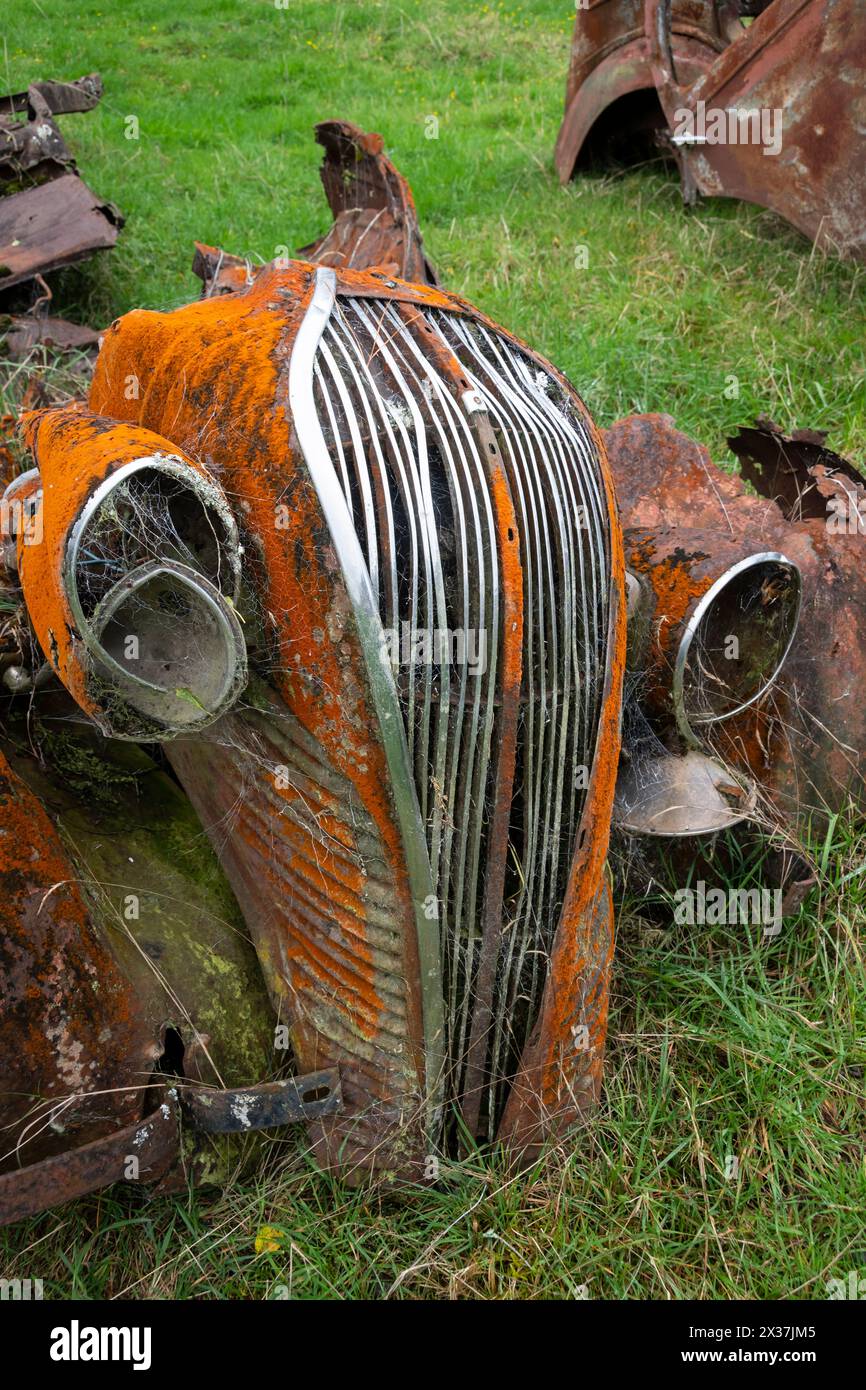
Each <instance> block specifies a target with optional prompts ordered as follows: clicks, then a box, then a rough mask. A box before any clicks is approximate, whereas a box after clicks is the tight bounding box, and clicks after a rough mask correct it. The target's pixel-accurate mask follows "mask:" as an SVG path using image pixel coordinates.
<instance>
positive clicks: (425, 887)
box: [289, 266, 444, 1142]
mask: <svg viewBox="0 0 866 1390" xmlns="http://www.w3.org/2000/svg"><path fill="white" fill-rule="evenodd" d="M335 298H336V276H335V275H334V272H333V271H332V270H330V269H328V268H327V267H324V266H320V267H319V268H318V269H317V270H316V281H315V288H314V291H313V296H312V299H311V301H310V305H309V307H308V309H307V312H306V314H305V316H304V319H303V322H302V323H301V326H300V328H299V330H298V334H297V337H296V339H295V343H294V347H293V349H292V356H291V361H290V364H289V404H290V407H291V411H292V418H293V421H294V426H295V430H296V433H297V437H298V442H299V444H300V446H301V450H302V452H303V455H304V459H305V461H306V464H307V467H308V468H309V470H310V476H311V478H312V481H313V485H314V487H315V489H316V493H317V495H318V498H319V502H320V504H321V507H322V511H323V513H324V516H325V519H326V521H327V524H328V529H329V531H330V534H331V539H332V541H333V544H334V547H335V550H336V552H337V557H338V560H339V562H340V566H341V569H342V573H343V578H344V581H345V584H346V589H347V593H348V596H349V599H350V601H351V603H352V607H353V611H354V614H355V619H356V623H357V628H358V636H359V640H360V643H361V649H362V651H363V653H364V659H365V663H366V669H367V675H368V679H369V685H370V691H371V694H372V699H373V704H374V708H375V709H376V712H377V714H378V717H379V723H380V728H381V735H382V746H383V749H384V753H385V758H386V761H387V765H388V770H389V773H390V775H391V781H392V787H391V793H392V797H393V801H394V806H395V810H396V814H397V820H398V823H399V826H400V831H401V836H402V840H403V845H404V849H405V853H406V865H407V871H408V874H409V883H410V891H411V893H412V901H413V903H414V907H415V930H416V934H417V939H418V957H419V964H420V976H421V980H420V983H421V994H422V1014H423V1029H424V1044H425V1076H426V1093H427V1108H428V1115H427V1123H428V1128H429V1131H430V1135H431V1142H436V1136H437V1131H438V1128H439V1119H440V1105H441V1085H442V1047H443V1041H444V1017H443V996H442V981H441V967H440V954H439V923H438V922H437V921H436V919H435V918H430V917H429V916H427V914H426V912H425V906H426V904H427V903H429V902H430V901H431V900H432V899H433V897H434V893H433V880H432V877H431V875H430V862H429V859H428V857H427V854H426V850H425V844H424V834H423V828H422V823H421V817H420V814H419V808H418V799H417V796H416V794H415V785H414V780H413V777H412V772H411V764H410V762H409V751H408V746H407V742H406V736H405V731H404V727H403V719H402V714H401V708H400V702H399V700H398V697H397V691H396V687H395V685H394V679H393V674H392V672H391V670H390V669H389V668H388V666H387V665H386V664H385V663H384V662H383V661H382V624H381V620H380V617H379V603H378V595H377V593H376V591H375V590H374V588H373V585H372V582H371V572H370V569H368V565H367V561H365V558H364V555H363V552H362V550H361V546H360V542H359V540H358V535H357V532H356V529H355V523H354V519H353V515H352V511H351V509H350V506H349V503H348V502H347V499H346V495H345V493H344V491H343V486H342V485H341V482H340V479H339V478H338V475H337V473H336V472H335V470H334V465H333V461H332V456H331V453H330V451H329V446H328V444H327V443H326V441H325V435H324V433H323V429H322V425H321V422H320V419H319V414H318V412H317V409H316V402H315V394H314V382H315V375H314V367H315V365H316V355H317V352H318V350H319V347H320V344H321V339H322V335H323V333H324V331H325V329H326V327H327V324H328V320H329V319H330V317H331V313H332V310H333V308H334V302H335ZM349 423H350V426H352V421H351V419H350V421H349ZM353 437H354V436H353ZM362 461H363V450H361V451H360V455H359V457H358V458H357V459H356V462H357V463H358V466H359V468H361V467H362Z"/></svg>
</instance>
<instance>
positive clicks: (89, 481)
mask: <svg viewBox="0 0 866 1390" xmlns="http://www.w3.org/2000/svg"><path fill="white" fill-rule="evenodd" d="M22 432H23V436H24V441H25V443H26V445H27V447H28V448H29V449H30V451H31V453H32V454H33V457H34V461H35V463H36V466H37V467H38V469H39V477H40V483H41V488H42V501H41V504H40V518H39V519H41V531H42V539H41V541H40V542H39V543H38V544H30V543H29V533H28V532H22V534H21V536H20V537H19V542H18V570H19V574H20V577H21V584H22V587H23V590H24V597H25V600H26V602H27V610H28V613H29V615H30V619H31V621H32V623H33V628H34V631H35V633H36V636H37V638H38V640H39V645H40V646H41V648H42V650H43V652H44V653H45V656H46V658H47V659H48V661H50V663H51V665H52V666H53V667H54V669H55V671H56V672H57V674H58V676H59V677H60V679H61V680H62V681H63V684H64V685H65V686H66V688H67V690H68V691H69V692H70V694H71V695H72V696H73V697H74V699H75V700H76V701H77V702H78V704H79V705H80V706H81V708H82V709H83V710H84V711H85V712H86V713H88V714H93V713H95V712H96V706H95V703H94V701H93V699H92V697H91V696H90V694H89V693H88V688H87V673H86V670H85V667H84V663H83V654H82V651H81V643H80V636H81V634H80V633H78V631H77V629H76V624H75V619H74V616H73V612H72V608H71V606H70V602H69V597H68V593H67V588H66V584H65V582H64V560H65V556H66V549H67V545H68V543H69V535H70V531H71V530H72V527H73V526H74V524H75V522H76V520H77V518H78V517H79V515H80V514H81V511H82V508H83V507H84V505H85V503H86V502H87V500H88V498H89V497H90V496H91V495H92V494H93V493H94V492H95V491H96V489H97V488H98V487H99V485H100V484H101V483H102V482H104V481H105V479H106V478H107V477H108V476H109V475H110V474H111V473H113V472H114V471H115V469H117V468H120V467H122V466H123V464H126V463H130V462H131V461H132V460H134V459H138V458H143V457H147V456H148V455H150V454H154V453H173V454H176V453H177V450H176V449H174V448H173V447H172V445H170V444H169V443H168V441H167V440H166V439H164V438H163V437H162V436H161V435H157V434H154V433H153V432H152V431H150V430H145V429H142V428H141V427H140V426H138V425H131V424H128V423H125V422H120V423H118V421H116V420H113V419H108V418H106V417H104V416H100V415H95V414H92V413H91V412H90V411H87V410H84V409H82V407H81V406H80V405H79V404H78V403H73V404H71V405H65V406H58V407H56V408H55V409H52V410H43V411H35V412H32V413H30V414H28V415H25V416H24V417H23V419H22ZM183 461H184V462H186V463H187V464H189V466H190V467H191V468H195V469H197V470H198V465H197V464H196V463H194V462H193V461H192V460H190V459H185V460H183ZM199 471H200V470H199ZM34 533H35V528H34Z"/></svg>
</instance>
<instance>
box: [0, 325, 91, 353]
mask: <svg viewBox="0 0 866 1390" xmlns="http://www.w3.org/2000/svg"><path fill="white" fill-rule="evenodd" d="M99 336H100V335H99V332H98V330H97V329H95V328H87V327H85V325H84V324H81V323H70V322H69V320H68V319H58V318H53V317H51V316H50V315H45V316H44V317H43V316H42V315H40V314H10V315H8V316H5V315H0V342H2V344H3V352H4V354H5V355H8V356H9V357H11V358H12V359H13V361H14V360H17V359H20V358H24V357H29V356H30V354H31V353H32V351H33V349H34V348H35V347H47V348H53V349H54V350H55V351H57V352H87V351H89V350H90V349H91V348H95V347H96V345H97V344H98V342H99Z"/></svg>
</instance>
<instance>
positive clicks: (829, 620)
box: [605, 415, 866, 826]
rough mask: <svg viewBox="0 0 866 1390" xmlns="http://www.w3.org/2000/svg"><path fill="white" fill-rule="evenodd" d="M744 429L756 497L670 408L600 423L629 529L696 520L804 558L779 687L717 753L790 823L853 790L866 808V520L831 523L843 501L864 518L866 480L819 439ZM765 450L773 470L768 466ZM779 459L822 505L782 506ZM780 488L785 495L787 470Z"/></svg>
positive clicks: (724, 731) (717, 743)
mask: <svg viewBox="0 0 866 1390" xmlns="http://www.w3.org/2000/svg"><path fill="white" fill-rule="evenodd" d="M743 435H744V436H745V439H746V440H749V439H751V441H752V443H751V444H747V443H746V442H743V436H740V437H738V440H739V443H738V440H734V441H733V444H734V446H737V450H738V452H741V453H747V452H749V451H751V457H752V458H753V460H754V462H753V464H752V465H751V477H752V481H753V486H754V485H756V486H757V487H758V488H759V489H760V493H758V494H756V493H753V492H750V491H749V490H748V488H747V484H746V481H745V480H744V478H743V477H740V476H737V475H736V474H731V473H725V472H724V471H723V470H722V469H720V468H718V467H717V466H716V465H715V464H714V463H713V462H712V460H711V458H710V455H709V452H708V450H707V449H706V448H704V447H703V446H702V445H700V444H698V443H697V442H696V441H695V440H693V439H690V438H689V437H688V436H687V435H684V434H682V433H680V431H678V430H677V429H676V428H675V427H674V424H673V421H672V420H671V419H670V417H669V416H663V415H633V416H628V417H627V418H626V419H623V420H619V421H617V422H616V423H615V424H614V425H612V426H611V428H610V429H608V430H606V431H605V444H606V447H607V451H608V458H609V460H610V465H611V470H612V472H613V476H614V480H615V486H616V490H617V497H618V501H619V505H620V509H621V512H622V517H623V523H624V527H625V528H626V530H628V529H629V528H632V527H645V528H648V529H650V530H659V531H665V530H668V531H670V533H671V534H672V535H675V534H676V528H688V529H693V528H699V529H700V530H702V531H705V532H707V533H711V534H714V535H715V536H717V537H718V541H719V544H720V545H721V544H724V543H731V542H736V543H737V544H738V545H743V544H749V545H751V546H753V547H754V549H755V550H756V551H767V550H773V551H779V552H781V553H783V554H784V555H786V556H787V557H788V558H789V559H790V560H792V561H793V562H794V563H795V564H797V565H798V567H799V569H800V572H801V575H802V581H803V601H802V609H801V617H800V626H799V630H798V633H797V637H796V638H795V641H794V644H793V646H792V648H791V651H790V653H789V654H788V657H787V659H786V661H785V664H784V666H783V668H782V672H781V676H780V678H779V680H778V683H777V684H776V686H775V687H774V688H773V689H772V690H771V691H770V692H769V693H768V694H767V695H766V696H765V697H764V698H763V699H762V700H761V701H759V702H758V704H757V705H755V706H754V707H752V709H750V710H747V711H745V712H744V713H743V714H742V715H740V716H735V717H734V718H732V719H730V720H726V721H724V722H722V723H720V724H719V725H717V726H714V733H713V735H712V740H713V742H712V748H713V751H714V752H715V753H717V754H718V755H719V756H721V757H722V758H724V759H727V760H728V761H729V762H731V763H732V764H733V765H734V766H735V767H737V768H740V769H742V770H743V771H744V772H747V773H748V774H749V775H751V776H753V777H754V778H755V781H756V782H757V783H758V785H759V787H760V789H761V790H762V792H764V793H765V794H766V796H767V797H768V798H769V800H770V802H771V803H772V806H773V807H774V808H775V811H776V812H777V813H778V815H780V816H781V817H782V819H783V820H784V821H786V822H787V823H788V824H790V825H799V826H802V825H804V824H805V822H806V821H807V820H808V819H809V817H810V816H821V815H822V814H823V815H826V813H827V812H828V811H830V810H838V809H839V808H840V807H842V806H844V805H845V803H846V801H847V798H848V796H849V795H850V796H851V797H853V798H854V800H855V801H857V802H859V803H860V804H861V805H866V702H864V700H863V698H862V692H863V689H864V688H866V522H864V525H863V527H862V529H858V528H857V526H856V524H855V525H854V527H853V528H852V527H850V526H849V527H847V529H836V528H835V527H834V526H832V525H830V524H828V523H829V522H831V521H832V519H833V515H834V506H835V507H841V508H842V509H843V510H844V515H845V516H846V517H848V518H850V517H851V516H852V515H853V516H854V518H855V521H856V512H853V513H852V511H851V508H852V505H853V506H856V505H857V503H858V502H859V505H860V513H861V514H862V515H863V516H864V518H866V482H864V483H863V484H859V483H857V482H856V481H855V479H856V478H857V476H858V474H857V471H856V469H854V468H853V466H852V465H851V464H850V463H847V462H845V461H844V460H841V459H840V460H838V465H839V466H837V467H836V468H835V470H834V469H832V468H831V467H830V464H829V461H828V460H830V459H834V458H837V456H834V455H829V454H828V451H826V450H824V449H823V447H822V446H820V445H816V444H815V443H814V442H807V441H803V440H794V439H793V438H792V437H786V436H784V435H782V434H780V433H779V432H777V431H772V430H769V429H766V428H764V429H761V430H759V431H757V432H756V431H744V432H743ZM756 439H758V440H760V446H761V447H760V451H759V449H758V447H757V444H756V443H755V442H754V441H755V440H756ZM758 452H763V456H764V461H765V462H766V461H768V460H769V461H770V463H771V464H772V465H773V466H772V467H770V468H769V469H768V471H767V473H766V474H762V473H761V472H760V471H759V468H758V466H757V464H758V463H759V462H760V459H754V454H755V453H758ZM819 457H820V458H821V459H822V460H823V461H821V462H818V458H819ZM780 458H784V459H785V460H786V461H787V463H786V467H787V468H788V469H789V470H793V469H795V467H796V469H797V471H796V473H795V476H796V479H797V490H798V495H800V496H805V497H807V498H808V497H813V496H814V495H815V494H818V495H819V496H820V497H821V500H822V501H823V503H824V510H820V509H819V508H818V507H817V504H815V503H814V502H813V503H812V506H811V508H810V511H811V514H810V515H805V514H804V513H803V509H802V508H801V514H800V516H799V518H797V519H795V518H794V517H793V512H792V513H791V515H789V514H787V513H786V510H785V507H784V506H783V505H780V502H779V501H778V500H777V493H778V492H779V484H778V483H777V478H778V477H779V476H780V475H779V470H778V467H777V466H776V461H777V460H778V459H780ZM783 491H784V493H785V494H787V495H788V496H789V499H790V492H791V475H790V473H789V474H788V475H787V476H786V477H785V482H784V489H783ZM852 498H853V502H852ZM789 506H790V500H789ZM828 506H829V508H830V511H829V512H828V511H827V507H828Z"/></svg>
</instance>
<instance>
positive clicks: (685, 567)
mask: <svg viewBox="0 0 866 1390" xmlns="http://www.w3.org/2000/svg"><path fill="white" fill-rule="evenodd" d="M695 558H696V557H695V556H690V557H688V559H689V560H690V561H691V562H692V563H693V562H694V560H695ZM700 558H707V557H705V556H704V557H700ZM629 563H630V565H631V566H632V567H633V568H634V569H635V570H636V571H637V573H639V574H644V575H646V576H647V578H648V579H649V581H650V583H651V584H652V587H653V591H654V593H655V596H656V614H655V634H656V641H657V642H658V644H659V646H660V648H661V649H662V651H667V650H668V649H669V647H670V645H671V643H672V641H673V638H674V636H675V634H676V633H677V631H678V629H679V627H680V625H681V624H682V623H683V622H684V620H685V618H686V616H687V615H688V613H689V610H690V609H691V607H692V605H693V604H694V603H695V601H696V600H697V599H699V598H700V597H701V595H702V594H704V593H706V591H707V589H708V588H709V587H710V584H711V583H712V576H711V575H706V574H704V575H701V576H698V575H696V574H695V573H694V572H693V571H692V569H691V568H690V567H689V564H687V563H686V558H685V557H678V556H676V555H668V556H665V558H664V559H661V560H658V559H657V558H656V556H655V547H654V543H653V542H652V541H651V540H644V541H642V542H641V543H640V544H639V545H635V546H632V547H631V549H630V551H629Z"/></svg>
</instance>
